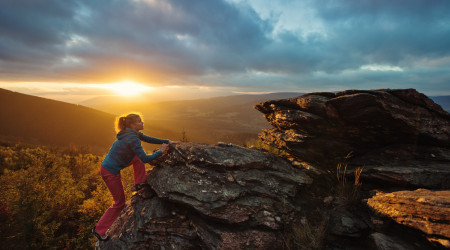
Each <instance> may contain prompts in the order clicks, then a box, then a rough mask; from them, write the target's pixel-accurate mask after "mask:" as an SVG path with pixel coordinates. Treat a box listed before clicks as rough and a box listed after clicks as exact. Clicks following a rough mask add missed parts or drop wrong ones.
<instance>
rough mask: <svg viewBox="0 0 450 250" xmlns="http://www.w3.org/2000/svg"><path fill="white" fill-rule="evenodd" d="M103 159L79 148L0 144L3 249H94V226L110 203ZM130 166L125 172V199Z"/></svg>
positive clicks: (0, 204)
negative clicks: (102, 178) (102, 176)
mask: <svg viewBox="0 0 450 250" xmlns="http://www.w3.org/2000/svg"><path fill="white" fill-rule="evenodd" d="M101 160H102V157H101V156H98V155H93V154H90V153H87V152H84V150H80V149H79V148H76V147H72V148H70V149H61V148H54V147H53V148H48V147H43V146H40V147H39V146H30V145H23V144H10V143H0V193H1V196H0V221H1V224H2V226H1V227H0V241H1V247H0V248H1V249H50V248H51V249H88V248H93V244H94V243H95V237H92V234H91V233H90V229H91V228H92V227H93V225H95V223H96V222H97V220H98V219H99V218H100V216H101V215H102V214H103V212H104V211H105V210H106V208H107V207H108V206H110V205H111V204H112V198H111V195H110V194H109V191H108V190H107V188H106V186H105V184H104V182H103V181H102V180H101V177H100V174H99V169H100V162H101ZM147 167H148V165H147ZM132 171H133V169H132V168H127V169H125V170H124V171H122V178H123V182H124V188H125V192H126V195H127V199H129V198H130V194H131V186H132V185H133V174H132Z"/></svg>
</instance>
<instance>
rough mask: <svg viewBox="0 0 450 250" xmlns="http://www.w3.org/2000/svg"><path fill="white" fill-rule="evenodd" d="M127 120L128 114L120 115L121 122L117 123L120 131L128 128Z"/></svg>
mask: <svg viewBox="0 0 450 250" xmlns="http://www.w3.org/2000/svg"><path fill="white" fill-rule="evenodd" d="M126 121H127V117H126V116H122V117H119V122H118V123H117V128H118V129H119V131H122V130H124V129H126V128H127V123H126Z"/></svg>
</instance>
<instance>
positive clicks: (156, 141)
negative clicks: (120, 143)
mask: <svg viewBox="0 0 450 250" xmlns="http://www.w3.org/2000/svg"><path fill="white" fill-rule="evenodd" d="M138 136H139V139H140V140H141V141H145V142H147V143H153V144H163V143H169V140H165V139H158V138H154V137H150V136H148V135H144V134H143V133H141V132H139V133H138Z"/></svg>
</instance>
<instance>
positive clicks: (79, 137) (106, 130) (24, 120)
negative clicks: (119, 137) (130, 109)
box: [0, 89, 115, 153]
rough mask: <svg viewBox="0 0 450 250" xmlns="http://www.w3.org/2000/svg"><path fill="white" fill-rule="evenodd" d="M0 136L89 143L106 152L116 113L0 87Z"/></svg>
mask: <svg viewBox="0 0 450 250" xmlns="http://www.w3.org/2000/svg"><path fill="white" fill-rule="evenodd" d="M0 117H1V122H0V138H1V139H3V140H8V141H13V142H17V141H21V142H26V143H33V144H37V145H53V146H69V145H77V146H88V147H90V148H91V150H93V151H95V152H99V153H101V152H105V151H106V150H107V149H108V148H109V146H110V145H111V143H112V142H113V140H114V135H115V132H114V127H113V124H114V119H115V116H114V115H112V114H108V113H105V112H101V111H98V110H95V109H92V108H88V107H84V106H78V105H74V104H69V103H64V102H59V101H54V100H50V99H45V98H40V97H35V96H31V95H25V94H20V93H17V92H12V91H8V90H4V89H0Z"/></svg>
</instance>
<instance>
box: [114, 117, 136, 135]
mask: <svg viewBox="0 0 450 250" xmlns="http://www.w3.org/2000/svg"><path fill="white" fill-rule="evenodd" d="M139 118H141V115H140V114H136V113H131V114H128V115H120V116H117V117H116V126H115V127H116V132H119V131H122V130H124V129H126V128H129V127H130V124H133V123H135V122H137V121H138V120H139Z"/></svg>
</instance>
